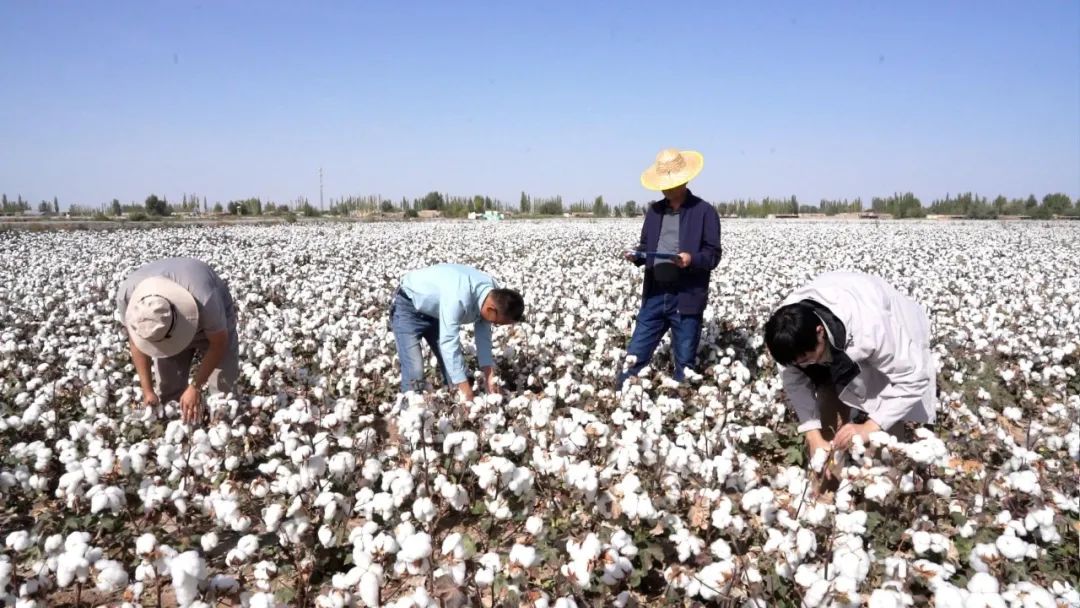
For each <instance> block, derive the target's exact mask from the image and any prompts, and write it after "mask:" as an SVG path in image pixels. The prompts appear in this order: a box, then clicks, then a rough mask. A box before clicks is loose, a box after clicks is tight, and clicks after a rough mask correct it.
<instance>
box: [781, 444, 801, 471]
mask: <svg viewBox="0 0 1080 608" xmlns="http://www.w3.org/2000/svg"><path fill="white" fill-rule="evenodd" d="M804 459H805V456H804V455H803V449H802V446H800V445H789V446H788V448H787V450H785V451H784V464H789V465H799V466H802V464H803V461H804Z"/></svg>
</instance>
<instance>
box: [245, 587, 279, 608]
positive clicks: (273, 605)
mask: <svg viewBox="0 0 1080 608" xmlns="http://www.w3.org/2000/svg"><path fill="white" fill-rule="evenodd" d="M278 607H279V604H278V603H277V600H275V599H274V594H272V593H267V592H265V591H259V592H257V593H253V594H252V595H251V597H250V598H249V599H248V608H278Z"/></svg>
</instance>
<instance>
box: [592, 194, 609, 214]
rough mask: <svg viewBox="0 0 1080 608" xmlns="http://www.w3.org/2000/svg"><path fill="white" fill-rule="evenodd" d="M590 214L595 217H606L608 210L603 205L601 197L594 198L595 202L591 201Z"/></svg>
mask: <svg viewBox="0 0 1080 608" xmlns="http://www.w3.org/2000/svg"><path fill="white" fill-rule="evenodd" d="M592 212H593V215H595V216H596V217H607V214H608V208H607V205H605V204H604V197H603V196H598V197H596V200H594V201H593V207H592Z"/></svg>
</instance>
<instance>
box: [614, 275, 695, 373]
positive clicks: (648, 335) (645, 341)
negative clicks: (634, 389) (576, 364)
mask: <svg viewBox="0 0 1080 608" xmlns="http://www.w3.org/2000/svg"><path fill="white" fill-rule="evenodd" d="M678 300H679V294H678V293H677V292H675V291H663V292H660V293H654V294H651V295H649V296H648V297H646V298H645V299H644V300H642V302H641V310H640V311H638V316H637V326H636V327H634V335H633V336H632V337H631V338H630V346H627V347H626V351H627V353H626V354H628V355H634V356H635V357H637V362H636V363H634V365H633V366H631V367H630V369H629V370H627V371H625V372H620V373H619V377H618V380H617V384H616V386H615V388H616V390H618V389H621V388H622V385H623V381H625V380H626V379H627V378H629V377H630V376H636V375H638V372H640V371H641V369H642V368H643V367H645V366H646V365H648V364H649V360H650V359H652V356H653V352H654V351H655V350H656V347H657V346H659V344H660V340H661V339H662V338H663V337H664V333H666V332H667V330H669V329H670V330H671V353H672V355H673V357H674V359H675V374H674V376H673V377H674V378H675V379H676V380H678V381H680V382H681V381H682V380H683V368H685V367H689V368H690V369H694V362H695V361H696V360H697V349H698V343H699V342H700V341H701V315H682V314H679V308H678V307H679V304H678Z"/></svg>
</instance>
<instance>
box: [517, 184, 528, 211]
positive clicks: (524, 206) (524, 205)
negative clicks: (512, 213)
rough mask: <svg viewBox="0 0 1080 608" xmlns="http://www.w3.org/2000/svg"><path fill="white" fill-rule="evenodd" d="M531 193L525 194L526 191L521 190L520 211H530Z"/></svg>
mask: <svg viewBox="0 0 1080 608" xmlns="http://www.w3.org/2000/svg"><path fill="white" fill-rule="evenodd" d="M529 206H530V205H529V195H527V194H525V191H524V190H522V191H521V202H519V203H518V211H520V212H521V213H529Z"/></svg>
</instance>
